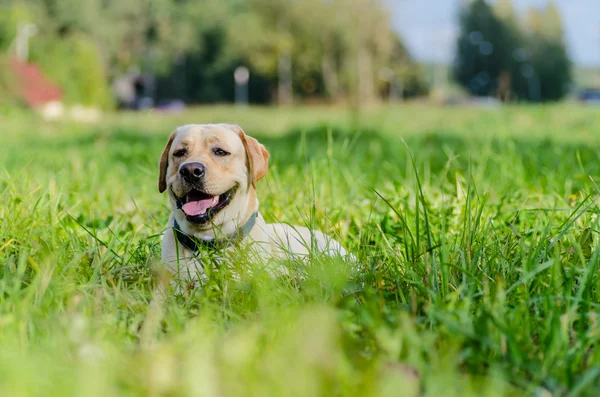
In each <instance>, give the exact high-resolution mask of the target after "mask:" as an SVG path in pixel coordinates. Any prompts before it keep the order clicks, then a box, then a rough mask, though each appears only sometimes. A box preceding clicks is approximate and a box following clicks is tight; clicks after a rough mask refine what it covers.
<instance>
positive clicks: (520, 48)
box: [453, 0, 571, 101]
mask: <svg viewBox="0 0 600 397" xmlns="http://www.w3.org/2000/svg"><path fill="white" fill-rule="evenodd" d="M523 25H524V26H523V27H521V26H520V24H519V22H518V21H517V18H516V14H515V12H514V9H513V7H512V3H511V1H510V0H499V1H498V2H497V3H496V4H495V6H494V7H493V9H492V7H490V6H489V5H488V4H487V3H486V2H485V1H484V0H474V1H473V2H471V3H470V5H469V6H468V7H466V8H465V9H464V10H463V12H462V15H461V34H460V36H459V39H458V46H457V47H458V54H457V58H456V62H455V65H454V70H453V73H454V77H455V79H456V80H457V81H458V82H459V83H461V84H462V85H463V86H464V87H465V88H467V89H468V90H469V92H471V94H474V95H493V94H496V95H497V96H498V97H499V98H501V99H503V100H510V99H517V100H518V99H521V100H528V101H553V100H558V99H561V98H562V97H564V95H566V93H567V92H568V88H569V83H570V81H571V64H570V61H569V58H568V55H567V52H566V46H565V43H564V38H563V36H564V33H563V29H562V23H561V18H560V13H559V11H558V8H557V7H556V6H555V5H554V4H553V3H550V4H549V5H548V6H547V7H546V8H545V9H542V10H538V9H531V10H529V12H528V15H527V20H526V22H525V24H523ZM511 94H512V95H511Z"/></svg>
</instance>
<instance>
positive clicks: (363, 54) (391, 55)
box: [0, 0, 427, 106]
mask: <svg viewBox="0 0 600 397" xmlns="http://www.w3.org/2000/svg"><path fill="white" fill-rule="evenodd" d="M0 7H1V8H0V49H3V50H4V51H3V52H5V51H7V50H8V48H9V46H10V44H11V42H12V40H13V39H14V37H15V34H16V27H17V25H18V23H19V21H28V22H33V23H35V24H36V25H37V26H38V34H37V35H36V36H35V37H33V38H32V40H31V51H30V60H31V61H32V62H35V63H37V64H39V65H40V67H41V68H42V69H43V70H44V72H46V74H47V75H48V76H49V77H50V78H52V79H53V80H54V81H56V82H57V83H58V84H59V85H60V86H61V87H63V90H64V91H65V94H66V96H67V98H66V99H67V100H70V101H77V102H81V103H88V104H97V105H103V106H108V104H109V103H110V96H111V94H110V86H109V85H108V83H107V82H109V81H112V80H114V79H115V78H117V77H118V76H119V75H122V74H124V73H127V72H128V71H129V70H131V68H133V67H135V68H139V69H140V70H141V71H142V72H144V73H147V74H149V75H152V76H156V79H155V84H154V87H155V90H154V95H155V96H156V97H158V98H179V99H183V100H184V101H186V102H188V103H206V102H231V101H232V100H233V99H234V88H235V86H234V81H233V72H234V70H235V69H236V68H237V67H239V66H245V67H247V68H248V69H249V70H250V81H249V97H250V98H249V99H250V101H251V102H255V103H266V102H272V101H276V100H278V101H280V102H283V103H285V102H290V101H291V100H292V98H305V99H307V100H308V99H312V98H316V99H326V100H330V101H338V100H344V101H351V102H353V103H367V102H371V101H374V100H377V99H381V98H386V97H388V96H389V95H390V93H391V94H392V95H397V96H414V95H420V94H423V93H425V92H426V91H427V84H426V81H425V75H424V72H423V71H422V70H421V67H420V66H419V65H418V64H417V63H416V62H414V61H413V60H412V59H411V58H410V56H409V54H408V52H407V50H406V48H405V47H404V44H403V43H402V41H401V39H400V37H399V36H398V34H397V32H395V31H394V29H393V28H392V22H391V18H390V15H389V12H388V10H387V9H386V7H385V5H384V1H383V0H327V1H323V0H302V1H297V0H202V1H197V0H127V1H123V0H84V1H81V0H29V1H23V2H14V1H9V2H6V1H5V2H4V4H2V2H0Z"/></svg>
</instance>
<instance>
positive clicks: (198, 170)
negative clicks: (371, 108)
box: [179, 163, 206, 182]
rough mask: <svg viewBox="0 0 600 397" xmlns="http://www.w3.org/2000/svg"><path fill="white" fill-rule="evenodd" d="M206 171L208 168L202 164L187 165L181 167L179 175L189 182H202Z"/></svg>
mask: <svg viewBox="0 0 600 397" xmlns="http://www.w3.org/2000/svg"><path fill="white" fill-rule="evenodd" d="M205 171H206V167H204V164H202V163H185V164H182V165H181V167H179V174H180V175H181V177H182V178H183V179H185V180H186V181H188V182H195V181H198V180H200V179H201V178H202V177H203V176H204V173H205Z"/></svg>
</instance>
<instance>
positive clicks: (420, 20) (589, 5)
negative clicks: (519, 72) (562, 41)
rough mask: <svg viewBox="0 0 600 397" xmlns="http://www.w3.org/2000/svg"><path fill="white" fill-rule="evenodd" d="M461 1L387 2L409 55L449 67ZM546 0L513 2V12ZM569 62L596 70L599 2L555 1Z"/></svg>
mask: <svg viewBox="0 0 600 397" xmlns="http://www.w3.org/2000/svg"><path fill="white" fill-rule="evenodd" d="M462 1H464V0H391V1H390V3H391V5H392V10H393V15H394V24H395V27H396V29H397V30H398V31H399V32H400V33H401V35H402V37H403V39H404V41H405V43H406V45H407V46H408V48H409V50H410V52H411V54H412V55H413V56H414V57H415V58H417V59H418V60H420V61H424V62H444V63H449V62H451V61H452V59H453V56H454V49H455V43H456V36H457V34H458V12H459V5H460V4H461V3H462ZM547 1H548V0H513V4H514V6H515V8H516V9H517V11H519V12H520V13H524V12H525V11H526V10H527V9H528V8H529V7H543V6H544V5H545V4H546V3H547ZM555 3H556V5H557V6H558V7H559V9H560V11H561V13H562V17H563V26H564V29H565V34H566V40H567V45H568V49H569V54H570V56H571V59H572V60H573V61H574V62H575V63H576V64H577V65H578V66H584V67H585V66H587V67H600V0H555Z"/></svg>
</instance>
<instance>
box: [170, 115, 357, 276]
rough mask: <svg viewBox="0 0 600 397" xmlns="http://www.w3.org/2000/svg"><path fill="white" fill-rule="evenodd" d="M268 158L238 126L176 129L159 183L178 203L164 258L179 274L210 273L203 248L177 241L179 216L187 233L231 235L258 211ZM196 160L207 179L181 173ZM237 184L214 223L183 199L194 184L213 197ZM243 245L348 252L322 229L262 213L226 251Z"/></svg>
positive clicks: (261, 251) (278, 252)
mask: <svg viewBox="0 0 600 397" xmlns="http://www.w3.org/2000/svg"><path fill="white" fill-rule="evenodd" d="M219 150H222V151H220V152H219ZM223 151H224V152H225V153H227V154H225V155H224V154H223ZM183 153H184V154H183ZM174 154H177V155H174ZM219 154H220V155H219ZM268 160H269V152H268V151H267V149H266V148H265V147H264V146H263V145H262V144H260V143H259V142H258V141H257V140H256V139H254V138H252V137H250V136H248V135H246V134H245V133H244V131H243V130H242V129H241V128H240V127H239V126H237V125H231V124H195V125H185V126H182V127H179V128H177V129H176V130H175V131H174V132H173V133H172V134H171V136H170V137H169V140H168V142H167V145H166V147H165V149H164V151H163V154H162V156H161V160H160V176H159V180H158V187H159V191H160V192H161V193H162V192H164V191H167V192H168V195H169V200H170V203H171V208H172V212H171V216H170V218H169V222H168V225H167V229H166V232H165V234H164V237H163V246H162V262H163V264H164V265H165V266H166V267H167V269H168V270H169V271H170V272H171V273H172V274H173V275H175V276H177V277H180V278H183V279H185V280H186V281H188V282H189V281H195V280H197V279H198V276H199V275H203V274H204V271H203V267H202V261H201V258H199V257H198V253H194V252H192V251H191V250H189V249H187V248H186V247H184V246H183V245H182V244H179V242H178V241H177V240H176V237H175V234H174V231H173V226H174V221H175V220H176V221H177V224H178V225H179V227H180V229H181V230H182V231H183V232H184V233H185V234H187V235H189V236H193V237H194V238H196V239H200V240H205V241H207V240H215V239H225V238H227V237H229V236H232V235H234V234H235V233H236V232H238V231H239V228H240V227H241V226H242V225H244V224H245V223H246V222H247V220H248V219H249V218H250V216H251V215H252V214H253V213H255V212H257V211H258V205H259V204H258V199H257V195H256V184H257V182H258V181H260V179H262V178H263V177H264V176H265V175H266V173H267V167H268ZM190 163H201V164H203V165H204V167H205V173H204V175H203V177H202V179H201V181H199V182H198V181H196V182H198V183H195V184H190V183H189V181H186V178H184V177H182V175H181V173H180V169H181V167H182V166H184V165H186V164H188V165H189V164H190ZM236 186H237V190H235V194H234V196H233V198H232V199H231V200H230V201H229V204H228V205H227V206H226V207H224V208H222V209H221V210H219V211H218V212H217V213H216V214H214V215H213V216H212V219H210V221H208V222H198V221H195V220H194V219H195V218H193V217H192V218H190V216H188V215H186V213H184V211H183V209H181V202H178V199H181V198H182V197H186V195H187V194H188V193H189V192H190V190H191V189H192V188H194V189H196V190H198V191H201V192H202V193H205V194H207V195H209V196H218V195H223V194H225V192H229V191H231V189H232V188H235V187H236ZM187 197H190V196H187ZM221 197H223V196H221ZM207 214H208V212H207ZM206 216H208V215H206ZM240 246H244V247H250V250H249V252H253V253H254V254H256V255H258V258H261V259H267V260H268V259H269V258H286V257H289V255H292V256H293V257H296V258H297V257H301V258H304V257H307V255H308V254H309V253H310V252H311V251H313V250H314V251H317V252H321V253H325V254H326V255H331V256H334V255H341V256H345V255H346V251H345V250H344V249H343V248H342V246H341V245H340V244H339V243H338V242H336V241H335V240H333V239H331V238H329V237H327V236H326V235H324V234H323V233H321V232H319V231H311V230H309V229H308V228H306V227H301V226H289V225H285V224H281V223H274V224H267V223H265V221H264V219H263V217H262V216H261V215H260V213H259V214H258V216H257V218H256V223H255V224H254V227H252V229H251V230H250V231H249V233H248V234H247V235H246V236H245V237H244V238H243V239H242V240H241V241H237V242H236V244H235V245H234V246H230V247H227V248H226V250H232V249H234V248H236V247H240ZM199 254H200V255H202V253H201V252H200V253H199Z"/></svg>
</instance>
